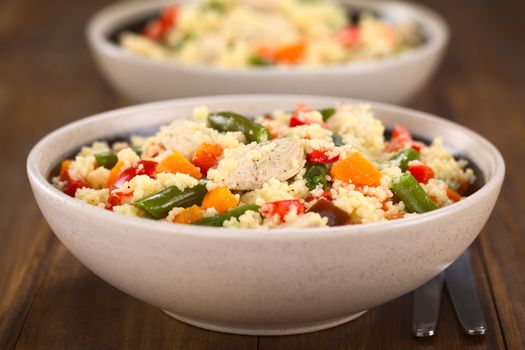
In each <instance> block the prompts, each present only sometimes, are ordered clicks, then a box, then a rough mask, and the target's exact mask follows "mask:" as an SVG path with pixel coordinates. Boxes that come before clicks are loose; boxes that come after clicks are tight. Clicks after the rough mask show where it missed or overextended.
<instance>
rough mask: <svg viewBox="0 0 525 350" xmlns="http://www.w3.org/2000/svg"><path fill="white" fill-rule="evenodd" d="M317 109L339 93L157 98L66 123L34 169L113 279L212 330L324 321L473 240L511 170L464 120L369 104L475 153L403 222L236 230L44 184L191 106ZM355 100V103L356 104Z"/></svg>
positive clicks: (391, 292) (33, 178) (290, 328)
mask: <svg viewBox="0 0 525 350" xmlns="http://www.w3.org/2000/svg"><path fill="white" fill-rule="evenodd" d="M298 101H301V102H304V103H307V104H308V105H310V106H312V107H313V108H322V107H326V106H329V105H333V103H334V102H337V101H347V100H345V99H343V98H328V97H311V96H284V95H283V96H278V95H245V96H223V97H220V96H219V97H203V98H194V99H181V100H172V101H165V102H157V103H152V104H146V105H139V106H136V107H129V108H124V109H119V110H115V111H111V112H107V113H102V114H99V115H97V116H93V117H89V118H86V119H82V120H79V121H77V122H74V123H71V124H68V125H66V126H64V127H62V128H60V129H58V130H56V131H54V132H52V133H51V134H49V135H48V136H46V137H45V138H43V139H42V140H41V141H40V142H39V143H38V144H37V145H36V146H35V147H34V148H33V149H32V151H31V153H30V154H29V157H28V160H27V171H28V176H29V180H30V182H31V186H32V189H33V192H34V195H35V198H36V200H37V203H38V205H39V207H40V209H41V211H42V213H43V214H44V217H45V218H46V220H47V221H48V223H49V225H50V226H51V228H52V229H53V231H54V232H55V234H56V235H57V236H58V238H59V239H60V240H61V241H62V242H63V243H64V245H65V246H66V247H67V248H68V249H69V250H70V251H71V253H73V254H74V255H75V256H76V257H77V258H78V259H79V260H80V261H81V262H82V263H83V264H84V265H85V266H87V267H88V268H89V269H90V270H92V271H93V272H94V273H96V274H97V275H99V276H100V277H101V278H103V279H104V280H106V281H107V282H108V283H110V284H112V285H114V286H115V287H117V288H119V289H121V290H123V291H124V292H126V293H128V294H130V295H132V296H135V297H136V298H138V299H141V300H143V301H145V302H147V303H150V304H153V305H156V306H158V307H159V308H162V309H163V310H166V311H167V312H168V313H169V314H170V315H172V316H173V317H175V318H177V319H179V320H181V321H184V322H187V323H190V324H193V325H196V326H199V327H203V328H207V329H212V330H218V331H224V332H231V333H238V334H256V335H278V334H293V333H303V332H310V331H315V330H320V329H324V328H328V327H332V326H335V325H339V324H341V323H344V322H347V321H348V320H350V319H353V318H355V317H357V316H359V315H360V314H362V313H363V312H364V311H365V310H367V309H369V308H372V307H375V306H377V305H380V304H382V303H385V302H387V301H389V300H391V299H394V298H397V297H399V296H401V295H403V294H405V293H407V292H409V291H411V290H413V289H415V288H416V287H418V286H420V285H421V284H423V283H424V282H426V281H428V280H429V279H431V278H432V277H434V276H436V275H437V274H438V273H440V272H441V271H443V270H444V269H445V268H446V267H447V266H448V265H450V264H451V263H452V262H453V261H454V260H455V259H456V258H457V257H458V256H459V255H460V254H461V253H462V252H463V251H464V250H465V249H466V248H467V247H468V246H469V245H470V244H471V243H472V241H473V240H474V239H475V238H476V236H477V235H478V234H479V232H480V230H481V229H482V227H483V225H484V224H485V222H486V220H487V218H488V217H489V215H490V213H491V211H492V209H493V206H494V204H495V201H496V199H497V197H498V194H499V191H500V188H501V184H502V181H503V177H504V173H505V165H504V162H503V159H502V157H501V155H500V153H499V152H498V151H497V149H496V148H495V147H494V146H493V145H492V144H490V143H489V142H488V141H487V140H485V139H484V138H483V137H481V136H479V135H478V134H476V133H475V132H473V131H470V130H468V129H466V128H464V127H462V126H460V125H457V124H455V123H452V122H450V121H446V120H443V119H440V118H436V117H433V116H430V115H428V114H425V113H422V112H417V111H413V110H409V109H405V108H401V107H394V106H390V105H385V104H379V103H372V108H373V110H374V112H375V114H376V116H377V117H378V118H379V119H381V120H382V121H383V122H384V123H385V125H386V126H388V127H392V126H394V125H395V124H402V125H405V126H406V127H408V128H409V129H410V130H411V131H412V132H413V133H414V134H415V135H419V136H421V137H423V138H426V139H432V138H433V137H436V136H442V137H443V139H444V140H445V144H446V145H447V146H448V147H449V148H450V149H451V150H452V151H454V153H461V154H462V155H463V156H465V157H467V158H469V159H471V160H472V161H473V162H474V163H475V164H476V165H477V166H478V167H479V169H480V171H481V173H482V176H483V177H484V179H485V184H484V185H483V187H481V188H480V189H479V190H478V191H476V192H475V193H474V194H472V195H470V196H469V197H466V198H465V199H464V200H462V201H460V202H458V203H455V204H453V205H451V206H448V207H445V208H441V209H438V210H436V211H433V212H429V213H425V214H422V215H418V216H413V217H409V218H405V219H400V220H395V221H390V222H380V223H371V224H362V225H348V226H339V227H329V228H305V229H280V230H256V231H254V230H240V229H226V228H213V227H202V226H191V225H179V224H168V223H162V222H156V221H154V220H147V219H141V218H131V217H126V216H122V215H118V214H116V213H112V212H109V211H107V210H103V209H101V208H98V207H94V206H90V205H88V204H86V203H84V202H82V201H80V200H77V199H74V198H71V197H69V196H67V195H65V194H64V193H62V192H61V191H59V190H57V189H55V188H54V187H53V186H52V185H51V184H50V183H49V175H50V172H51V170H52V169H53V168H54V167H55V166H56V165H57V164H59V162H60V161H61V160H62V159H64V158H65V157H67V156H71V154H73V153H74V152H76V151H77V150H78V149H79V148H80V147H81V146H82V145H84V144H86V143H89V142H92V141H94V140H100V139H102V140H103V139H107V138H112V137H115V136H125V135H129V134H130V133H137V132H141V131H143V132H144V131H147V132H152V130H154V128H155V127H157V126H158V125H160V124H166V123H168V122H170V121H172V120H174V119H178V118H188V117H189V116H191V111H192V109H193V108H194V107H195V106H199V105H207V106H208V107H209V108H210V110H212V111H213V110H233V111H236V112H238V113H241V114H244V115H252V116H253V115H259V114H263V113H265V112H267V111H271V110H274V109H282V110H288V109H293V106H294V105H295V104H296V103H297V102H298ZM349 102H352V101H349Z"/></svg>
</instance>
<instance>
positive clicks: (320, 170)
mask: <svg viewBox="0 0 525 350" xmlns="http://www.w3.org/2000/svg"><path fill="white" fill-rule="evenodd" d="M326 175H328V168H327V167H326V165H324V164H310V165H308V166H307V168H306V172H305V173H304V178H305V180H306V187H308V189H309V190H310V191H313V190H314V189H315V188H316V187H317V185H318V184H322V185H323V187H325V186H326V185H328V181H327V180H326Z"/></svg>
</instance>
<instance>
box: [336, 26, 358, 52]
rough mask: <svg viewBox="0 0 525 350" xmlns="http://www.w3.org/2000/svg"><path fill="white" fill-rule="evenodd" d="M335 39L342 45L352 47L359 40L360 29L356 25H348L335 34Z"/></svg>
mask: <svg viewBox="0 0 525 350" xmlns="http://www.w3.org/2000/svg"><path fill="white" fill-rule="evenodd" d="M337 39H338V40H339V42H340V43H341V44H342V45H343V46H344V47H348V48H351V47H354V46H356V45H358V44H359V42H360V41H361V30H360V29H359V28H358V27H356V26H348V27H346V28H345V29H343V30H342V31H340V32H339V33H338V34H337Z"/></svg>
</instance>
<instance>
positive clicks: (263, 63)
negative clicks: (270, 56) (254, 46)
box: [248, 55, 272, 67]
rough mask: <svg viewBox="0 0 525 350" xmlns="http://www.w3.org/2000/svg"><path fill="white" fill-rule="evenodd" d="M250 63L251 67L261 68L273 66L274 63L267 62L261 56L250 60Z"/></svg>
mask: <svg viewBox="0 0 525 350" xmlns="http://www.w3.org/2000/svg"><path fill="white" fill-rule="evenodd" d="M248 63H249V64H250V66H259V67H266V66H271V65H272V62H270V61H268V60H265V59H264V58H262V57H260V56H256V55H254V56H252V57H250V60H249V61H248Z"/></svg>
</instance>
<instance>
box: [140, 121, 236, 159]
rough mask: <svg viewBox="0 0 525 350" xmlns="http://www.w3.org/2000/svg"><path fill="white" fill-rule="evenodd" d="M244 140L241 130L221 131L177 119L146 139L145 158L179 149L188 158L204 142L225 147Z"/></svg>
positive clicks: (143, 150) (234, 145) (143, 151)
mask: <svg viewBox="0 0 525 350" xmlns="http://www.w3.org/2000/svg"><path fill="white" fill-rule="evenodd" d="M243 141H244V136H243V135H242V133H240V132H227V133H219V132H218V131H217V130H214V129H211V128H208V127H207V126H206V125H204V124H201V123H196V122H192V121H186V120H184V121H181V120H177V121H174V122H173V123H171V124H170V125H168V126H163V127H161V129H160V131H159V132H158V133H157V135H155V137H152V138H150V139H148V140H147V141H146V143H145V144H144V146H143V149H142V153H143V158H145V159H149V158H155V157H156V156H158V155H159V154H162V153H164V152H166V151H170V152H168V153H171V152H173V151H179V152H180V153H182V154H183V155H184V157H186V158H187V159H192V157H193V154H194V153H195V150H196V149H197V148H198V147H199V145H201V144H202V143H205V142H207V143H217V144H219V145H221V146H222V147H223V148H229V147H237V146H238V145H240V144H241V142H243Z"/></svg>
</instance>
